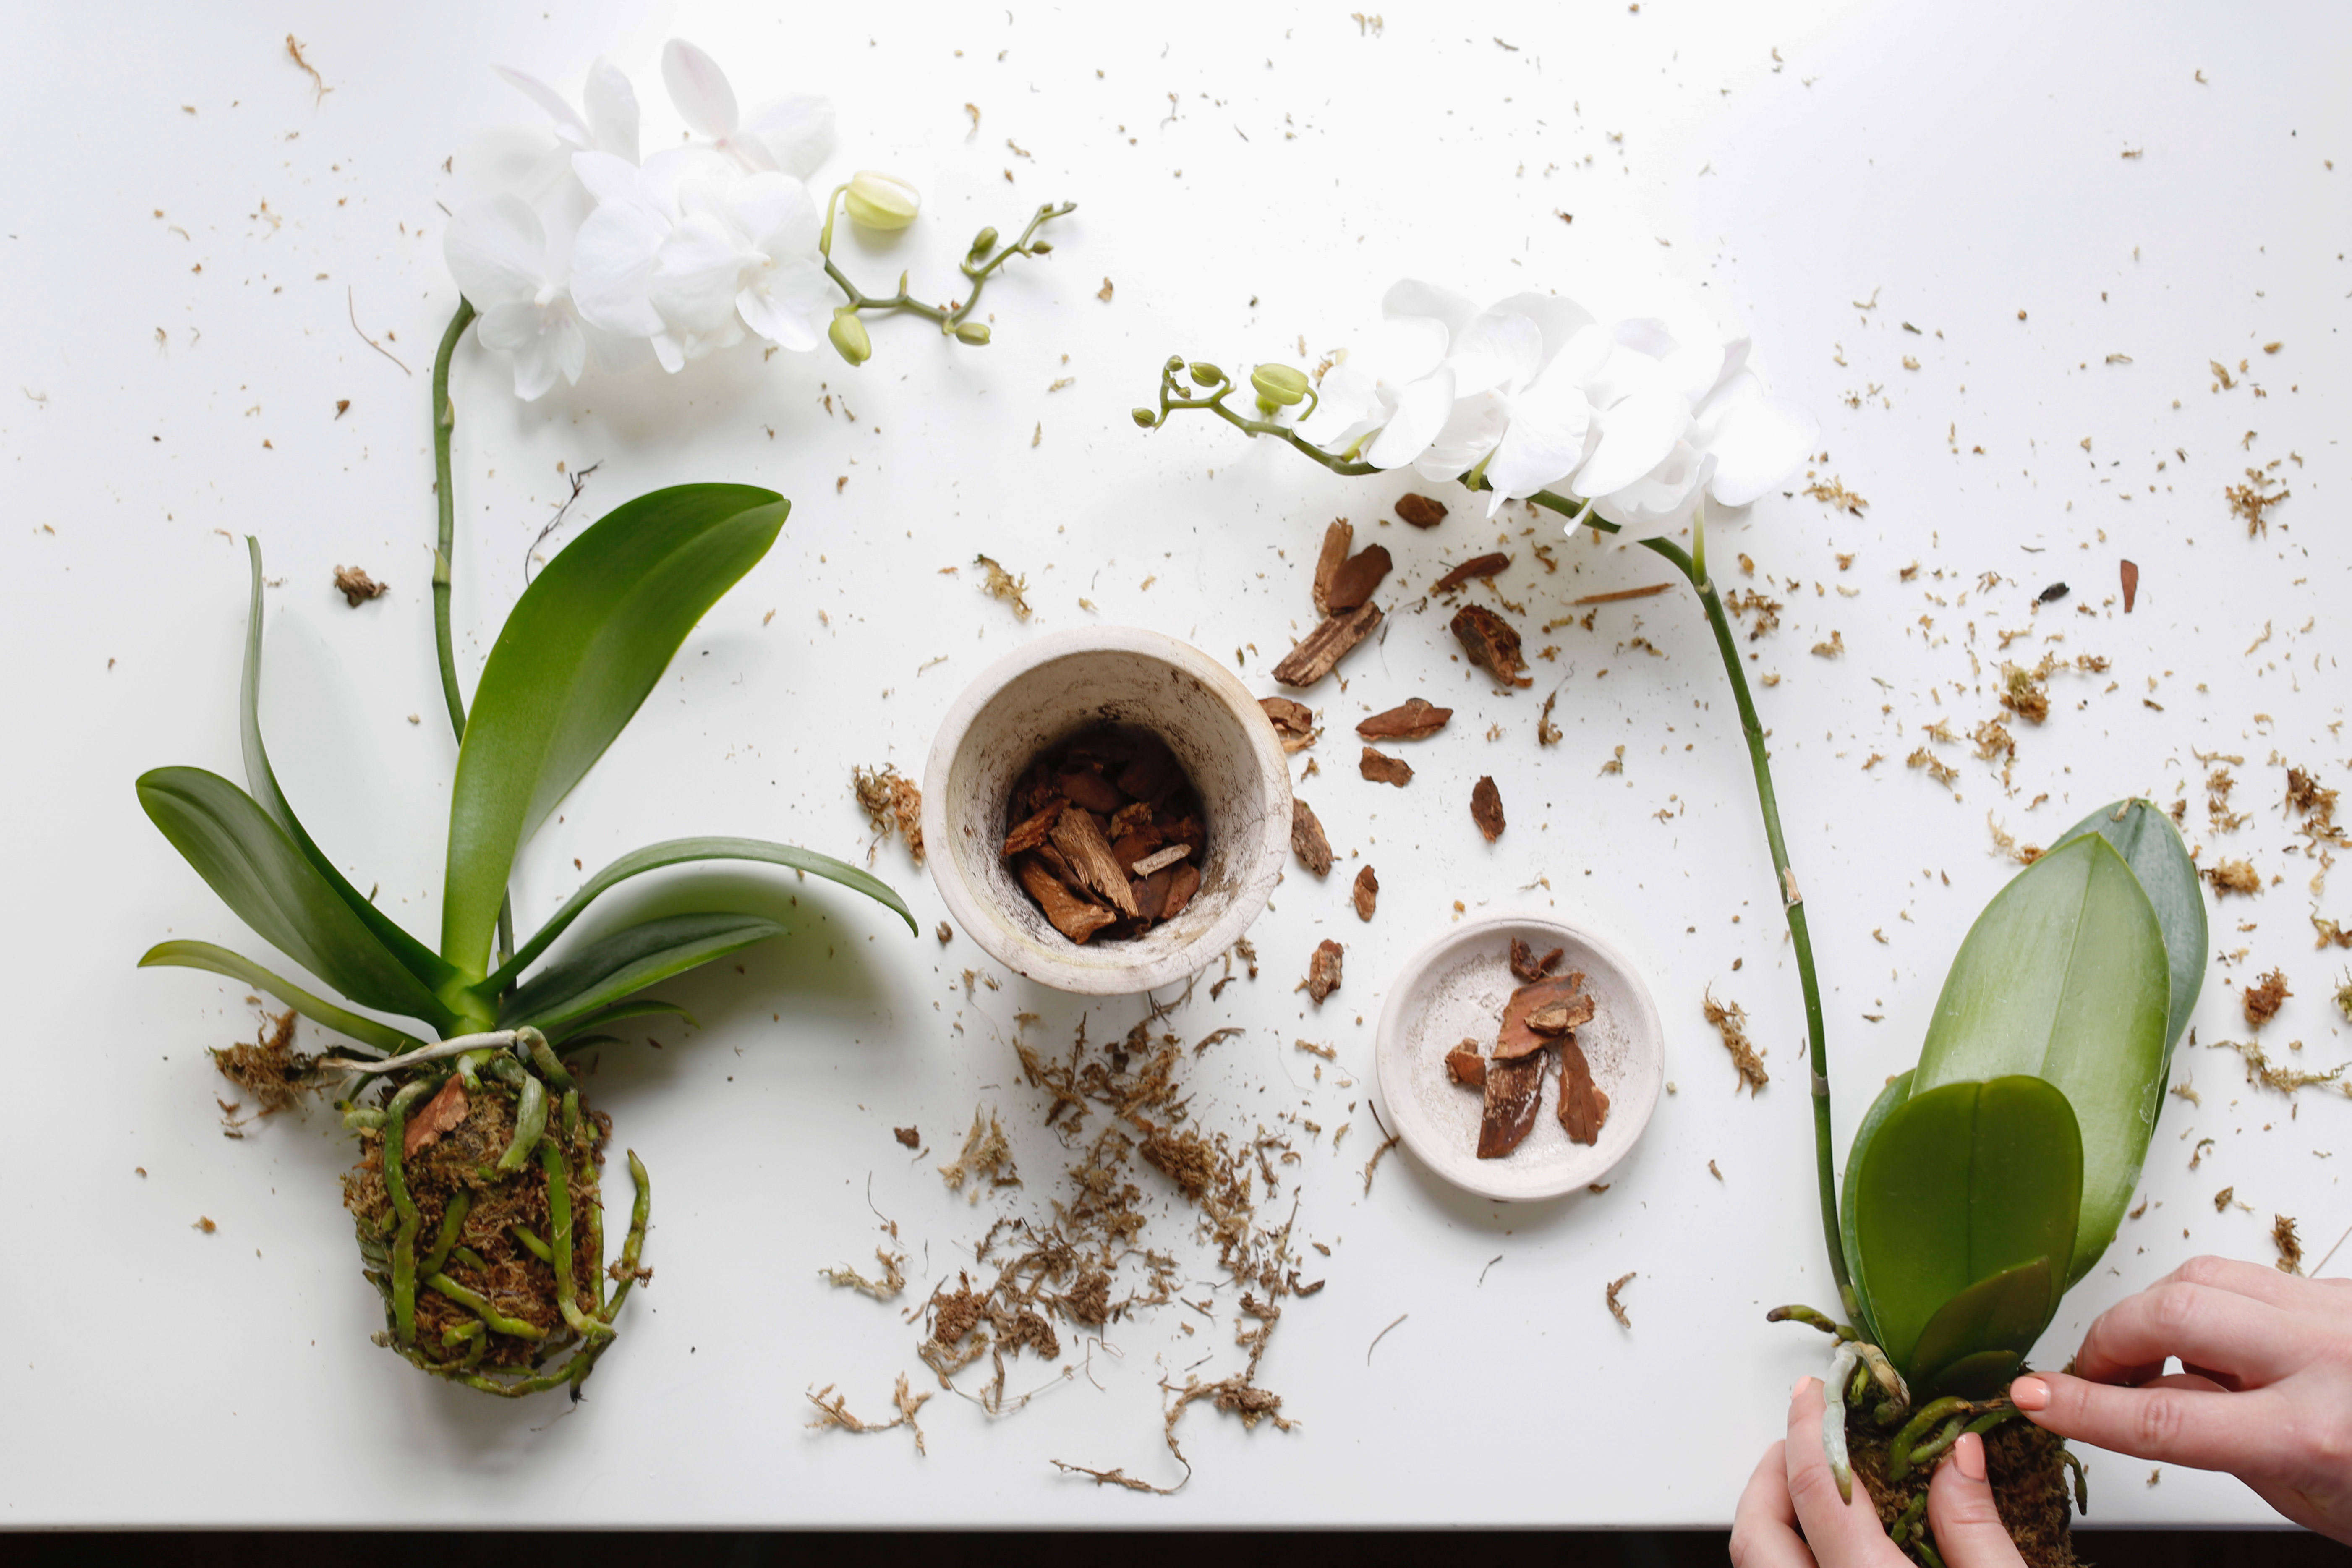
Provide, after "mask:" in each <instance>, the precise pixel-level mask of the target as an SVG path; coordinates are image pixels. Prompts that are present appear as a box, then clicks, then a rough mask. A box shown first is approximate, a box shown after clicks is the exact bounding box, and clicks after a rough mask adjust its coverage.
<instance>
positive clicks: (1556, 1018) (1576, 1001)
mask: <svg viewBox="0 0 2352 1568" xmlns="http://www.w3.org/2000/svg"><path fill="white" fill-rule="evenodd" d="M1574 978H1575V976H1573V975H1570V979H1574ZM1592 1015H1593V1002H1592V994H1591V992H1589V991H1588V992H1585V993H1583V994H1580V995H1577V996H1572V997H1570V998H1568V999H1567V1000H1565V1001H1559V1002H1547V1003H1545V1004H1544V1005H1542V1006H1540V1007H1538V1008H1537V1009H1536V1010H1535V1011H1534V1012H1532V1013H1530V1014H1528V1028H1530V1029H1533V1030H1534V1031H1535V1032H1536V1033H1537V1034H1538V1035H1565V1034H1566V1033H1568V1032H1569V1031H1570V1029H1580V1028H1582V1027H1583V1026H1585V1025H1587V1024H1590V1023H1591V1022H1592Z"/></svg>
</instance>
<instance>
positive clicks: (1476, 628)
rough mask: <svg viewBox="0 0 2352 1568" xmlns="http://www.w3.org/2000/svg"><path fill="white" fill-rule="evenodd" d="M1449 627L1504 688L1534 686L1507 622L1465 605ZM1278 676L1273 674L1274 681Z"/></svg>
mask: <svg viewBox="0 0 2352 1568" xmlns="http://www.w3.org/2000/svg"><path fill="white" fill-rule="evenodd" d="M1448 625H1449V626H1450V628H1451V630H1452V631H1453V633H1454V638H1455V640H1456V641H1458V642H1460V643H1461V645H1462V651H1463V652H1465V653H1466V654H1468V655H1469V656H1470V662H1471V663H1473V664H1475V665H1476V666H1477V667H1478V668H1481V669H1483V670H1485V671H1486V673H1487V674H1489V675H1491V676H1493V677H1494V678H1495V679H1497V680H1499V681H1501V682H1502V683H1503V684H1504V685H1506V686H1533V685H1534V684H1535V680H1534V679H1533V678H1532V677H1530V676H1529V675H1528V674H1527V673H1526V671H1527V668H1528V664H1527V660H1526V659H1524V658H1520V657H1519V634H1518V633H1517V631H1515V630H1513V629H1512V626H1511V623H1510V622H1508V621H1507V620H1505V619H1504V618H1503V617H1502V616H1498V615H1496V613H1495V612H1494V611H1492V610H1490V609H1488V608H1486V605H1463V606H1462V607H1461V608H1460V609H1458V610H1456V611H1454V619H1453V620H1452V621H1451V622H1450V623H1448ZM1300 646H1302V647H1303V646H1305V645H1304V644H1302V645H1300ZM1280 673H1281V672H1280V671H1278V670H1277V671H1276V676H1277V677H1278V676H1279V675H1280Z"/></svg>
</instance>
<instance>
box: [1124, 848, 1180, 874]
mask: <svg viewBox="0 0 2352 1568" xmlns="http://www.w3.org/2000/svg"><path fill="white" fill-rule="evenodd" d="M1191 858H1192V846H1191V845H1190V844H1171V845H1170V846H1169V847H1167V848H1165V849H1156V850H1154V851H1152V852H1151V853H1150V854H1149V855H1146V856H1145V857H1144V858H1142V859H1140V860H1138V861H1136V862H1135V863H1134V864H1133V865H1131V866H1129V867H1128V871H1129V874H1130V875H1132V876H1137V877H1149V876H1150V875H1151V874H1152V873H1153V872H1154V871H1161V870H1165V869H1167V868H1169V867H1171V866H1178V865H1181V864H1182V863H1183V862H1184V861H1186V860H1189V859H1191Z"/></svg>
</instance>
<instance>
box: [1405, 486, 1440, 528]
mask: <svg viewBox="0 0 2352 1568" xmlns="http://www.w3.org/2000/svg"><path fill="white" fill-rule="evenodd" d="M1396 514H1397V516H1398V517H1399V518H1400V519H1402V521H1406V522H1409V523H1411V524H1412V526H1413V527H1415V528H1435V527H1436V526H1437V525H1438V524H1439V523H1441V522H1444V521H1445V503H1444V501H1439V500H1431V499H1430V498H1429V497H1427V496H1424V495H1416V494H1415V493H1413V492H1412V491H1411V490H1407V491H1406V492H1405V493H1404V494H1402V495H1401V496H1399V497H1397V500H1396Z"/></svg>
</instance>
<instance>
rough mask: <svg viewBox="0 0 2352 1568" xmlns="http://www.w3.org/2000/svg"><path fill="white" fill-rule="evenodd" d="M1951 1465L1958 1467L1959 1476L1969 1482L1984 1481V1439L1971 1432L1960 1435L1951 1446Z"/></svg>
mask: <svg viewBox="0 0 2352 1568" xmlns="http://www.w3.org/2000/svg"><path fill="white" fill-rule="evenodd" d="M1952 1463H1954V1464H1955V1465H1958V1467H1959V1468H1960V1474H1961V1475H1963V1476H1965V1477H1967V1478H1968V1479H1969V1480H1972V1481H1980V1480H1982V1479H1985V1458H1984V1439H1983V1438H1981V1437H1979V1436H1977V1435H1976V1434H1975V1433H1973V1432H1963V1433H1961V1434H1960V1440H1959V1441H1958V1443H1956V1444H1954V1445H1953V1446H1952Z"/></svg>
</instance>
